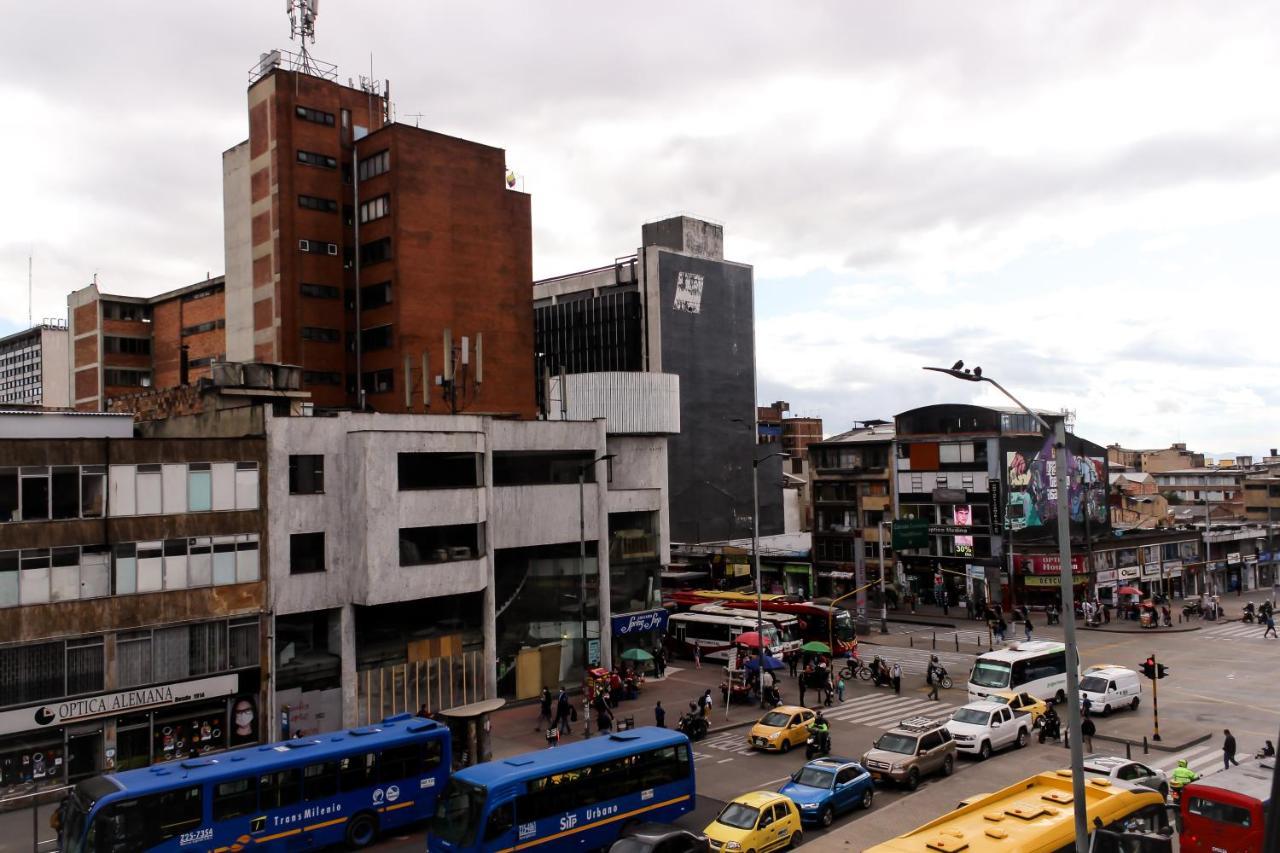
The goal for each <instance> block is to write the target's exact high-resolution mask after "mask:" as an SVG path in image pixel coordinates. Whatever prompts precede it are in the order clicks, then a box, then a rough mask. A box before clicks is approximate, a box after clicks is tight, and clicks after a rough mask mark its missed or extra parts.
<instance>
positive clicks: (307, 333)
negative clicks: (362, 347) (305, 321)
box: [302, 326, 342, 344]
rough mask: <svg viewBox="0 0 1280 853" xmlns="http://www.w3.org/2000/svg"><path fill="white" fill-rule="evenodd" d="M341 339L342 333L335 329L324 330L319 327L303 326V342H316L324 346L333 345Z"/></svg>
mask: <svg viewBox="0 0 1280 853" xmlns="http://www.w3.org/2000/svg"><path fill="white" fill-rule="evenodd" d="M341 337H342V333H341V332H339V331H338V330H337V329H324V328H321V327H319V326H303V327H302V339H303V340H304V341H317V342H319V343H325V344H335V343H337V342H338V341H339V340H340V339H341Z"/></svg>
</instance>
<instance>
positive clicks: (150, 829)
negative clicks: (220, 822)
mask: <svg viewBox="0 0 1280 853" xmlns="http://www.w3.org/2000/svg"><path fill="white" fill-rule="evenodd" d="M203 819H204V809H203V807H202V805H201V788H200V786H199V785H196V786H193V787H190V788H181V789H179V790H176V791H166V792H164V793H163V794H153V795H152V796H149V797H138V798H137V799H133V800H122V801H120V802H117V803H112V804H111V805H110V806H107V808H105V809H104V810H103V812H102V816H101V817H100V818H99V819H98V820H97V821H95V822H94V825H95V826H97V827H99V828H100V830H99V831H100V832H101V833H102V837H101V838H99V839H98V843H97V849H99V850H142V849H144V848H147V847H153V846H156V845H158V844H161V843H163V842H164V841H167V840H168V839H170V838H175V837H177V836H179V835H181V834H182V833H184V832H190V831H191V830H193V829H195V828H196V827H198V826H199V825H200V823H201V821H202V820H203Z"/></svg>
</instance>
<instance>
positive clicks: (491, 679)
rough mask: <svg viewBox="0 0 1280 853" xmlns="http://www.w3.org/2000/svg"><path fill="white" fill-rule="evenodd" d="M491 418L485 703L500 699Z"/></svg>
mask: <svg viewBox="0 0 1280 853" xmlns="http://www.w3.org/2000/svg"><path fill="white" fill-rule="evenodd" d="M492 426H493V419H492V418H485V419H484V456H483V459H482V462H481V464H482V465H483V467H484V497H483V500H484V534H485V535H484V557H485V581H484V603H483V604H482V605H481V608H482V612H481V614H480V618H481V620H482V624H481V630H482V631H483V633H484V659H485V661H486V663H487V666H488V669H487V670H486V671H485V674H484V696H485V698H486V699H496V698H497V697H498V602H497V599H496V596H495V592H494V591H495V590H496V589H497V566H496V560H495V557H494V548H493V531H492V529H491V528H490V523H491V522H492V520H493V441H492V439H491V437H490V432H489V431H490V429H491V428H492Z"/></svg>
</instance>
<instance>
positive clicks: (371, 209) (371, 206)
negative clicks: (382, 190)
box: [360, 195, 391, 225]
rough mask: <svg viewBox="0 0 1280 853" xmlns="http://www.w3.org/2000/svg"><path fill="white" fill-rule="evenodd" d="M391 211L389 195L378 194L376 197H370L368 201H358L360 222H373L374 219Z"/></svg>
mask: <svg viewBox="0 0 1280 853" xmlns="http://www.w3.org/2000/svg"><path fill="white" fill-rule="evenodd" d="M389 213H391V196H389V195H380V196H378V197H377V198H371V199H369V200H368V201H362V202H360V224H361V225H363V224H365V223H366V222H373V221H374V220H375V219H381V218H382V217H384V216H386V215H388V214H389Z"/></svg>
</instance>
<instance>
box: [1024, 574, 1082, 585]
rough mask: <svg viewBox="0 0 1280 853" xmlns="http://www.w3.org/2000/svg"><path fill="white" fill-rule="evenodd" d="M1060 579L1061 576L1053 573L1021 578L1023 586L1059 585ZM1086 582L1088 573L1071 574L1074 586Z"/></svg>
mask: <svg viewBox="0 0 1280 853" xmlns="http://www.w3.org/2000/svg"><path fill="white" fill-rule="evenodd" d="M1061 581H1062V579H1061V578H1058V577H1054V576H1053V575H1039V576H1036V575H1031V576H1028V577H1025V578H1023V579H1022V583H1023V585H1024V586H1061V585H1062V584H1061ZM1088 582H1089V576H1088V575H1072V579H1071V583H1072V584H1073V585H1075V586H1080V585H1081V584H1087V583H1088Z"/></svg>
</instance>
